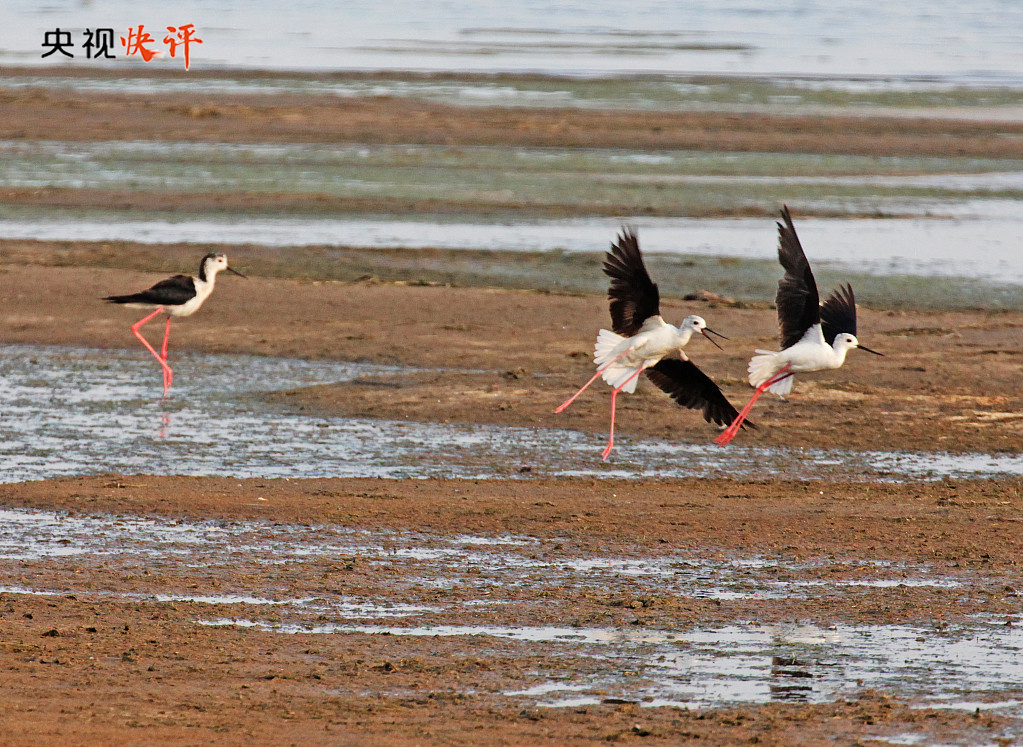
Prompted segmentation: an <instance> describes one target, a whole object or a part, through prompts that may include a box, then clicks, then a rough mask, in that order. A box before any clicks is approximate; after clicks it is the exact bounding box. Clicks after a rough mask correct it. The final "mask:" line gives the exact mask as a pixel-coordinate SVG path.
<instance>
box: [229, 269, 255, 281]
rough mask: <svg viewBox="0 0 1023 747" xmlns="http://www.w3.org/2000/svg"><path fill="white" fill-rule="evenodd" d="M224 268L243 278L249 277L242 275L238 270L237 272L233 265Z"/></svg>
mask: <svg viewBox="0 0 1023 747" xmlns="http://www.w3.org/2000/svg"><path fill="white" fill-rule="evenodd" d="M224 269H225V270H227V271H228V272H233V273H234V274H235V275H237V276H238V277H240V278H245V279H246V280H248V279H249V278H248V276H247V275H242V274H241V273H240V272H238V270H236V269H234V268H233V267H225V268H224Z"/></svg>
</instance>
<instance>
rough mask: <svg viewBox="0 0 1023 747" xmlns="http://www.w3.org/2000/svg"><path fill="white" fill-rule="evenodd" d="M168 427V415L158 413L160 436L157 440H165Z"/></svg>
mask: <svg viewBox="0 0 1023 747" xmlns="http://www.w3.org/2000/svg"><path fill="white" fill-rule="evenodd" d="M169 425H170V414H169V413H166V412H161V413H160V434H159V436H158V438H167V427H168V426H169Z"/></svg>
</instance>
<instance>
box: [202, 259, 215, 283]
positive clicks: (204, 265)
mask: <svg viewBox="0 0 1023 747" xmlns="http://www.w3.org/2000/svg"><path fill="white" fill-rule="evenodd" d="M216 258H217V253H216V252H210V253H209V254H205V255H203V258H202V259H200V260H199V279H200V280H201V281H203V282H204V283H205V282H206V280H207V278H206V260H209V259H216Z"/></svg>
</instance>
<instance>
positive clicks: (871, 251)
mask: <svg viewBox="0 0 1023 747" xmlns="http://www.w3.org/2000/svg"><path fill="white" fill-rule="evenodd" d="M5 212H8V214H10V213H9V211H5ZM935 212H936V213H938V214H940V206H938V205H935ZM971 213H972V214H971ZM797 221H798V228H799V234H800V238H801V239H802V241H803V244H804V246H806V247H807V251H808V253H810V254H811V256H812V259H813V262H814V263H815V265H820V264H822V263H828V264H831V265H833V266H840V267H846V268H849V269H852V270H855V271H860V272H863V271H865V272H868V273H872V274H876V275H880V276H893V275H920V276H946V277H961V278H971V279H978V280H985V281H990V282H997V283H1004V284H1012V285H1023V252H1020V251H1019V248H1018V244H1017V241H1016V237H1018V236H1020V235H1021V234H1023V202H1013V201H1001V202H998V203H997V204H991V203H988V204H985V205H983V206H980V205H973V204H971V205H970V206H968V212H967V213H966V214H965V215H960V216H958V217H956V218H937V219H929V218H924V217H921V218H905V219H889V220H819V219H801V218H797ZM623 222H626V223H629V224H631V225H633V226H635V227H636V228H637V229H638V230H639V233H640V235H641V237H642V240H643V248H644V251H646V252H649V253H651V254H655V253H661V254H696V255H707V256H716V257H740V258H752V259H765V260H772V261H773V260H774V259H775V255H776V253H777V248H776V231H775V228H774V222H773V221H772V220H770V219H730V220H725V219H721V220H712V219H699V220H696V219H687V218H638V219H635V220H633V219H628V218H626V219H617V218H575V219H566V220H542V221H515V220H510V221H502V222H500V223H482V222H480V223H475V222H474V223H468V222H446V221H442V220H429V221H427V220H394V219H365V218H361V217H348V218H344V219H327V218H324V219H316V218H313V219H310V218H271V219H267V218H252V217H250V216H237V217H224V218H210V217H205V218H199V219H196V218H194V217H193V218H183V217H163V218H153V219H151V220H138V219H133V218H131V217H129V216H128V215H126V214H115V213H109V214H107V213H103V214H96V215H88V214H86V215H83V216H82V217H81V218H67V217H65V216H62V217H56V216H52V215H51V216H46V217H43V216H39V215H34V216H33V217H31V218H26V219H18V218H8V219H0V238H7V239H40V240H58V241H68V240H73V241H139V242H143V243H164V242H167V241H175V242H179V241H181V242H190V243H211V242H212V243H224V244H250V243H251V244H259V245H264V246H272V247H287V246H303V245H324V246H366V247H404V248H410V249H417V248H426V247H441V248H451V249H493V250H511V251H516V250H522V251H579V252H583V251H584V252H597V251H603V250H605V249H606V247H607V246H608V244H609V242H610V241H611V240H612V239H613V238H614V237H615V235H617V233H618V232H619V231H620V230H621V227H622V224H623ZM810 247H812V249H811V248H810ZM979 256H983V258H984V259H983V261H982V262H978V261H977V257H979ZM850 258H855V260H852V259H850Z"/></svg>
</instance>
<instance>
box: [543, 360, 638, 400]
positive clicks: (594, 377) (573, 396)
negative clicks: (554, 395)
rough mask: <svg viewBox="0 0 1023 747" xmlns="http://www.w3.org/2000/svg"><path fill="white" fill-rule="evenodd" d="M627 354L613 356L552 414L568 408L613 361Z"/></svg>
mask: <svg viewBox="0 0 1023 747" xmlns="http://www.w3.org/2000/svg"><path fill="white" fill-rule="evenodd" d="M628 352H629V351H628V350H626V351H625V352H623V353H619V354H618V355H616V356H615V357H614V358H612V359H611V360H609V361H608V362H607V363H605V364H604V365H603V366H601V367H600V368H598V369H597V373H595V374H593V377H592V378H591V379H590V380H589V381H587V382H586V383H585V384H583V385H582V388H581V389H580V390H579V391H578V392H576V393H575V394H573V395H572V396H571V397H569V398H568V399H567V400H565V401H564V402H562V403H561V405H559V406H558V409H557V410H555V411H554V414H555V415H556V414H557V413H559V412H561V411H562V410H564V409H565V408H566V407H568V406H569V405H570V404H572V403H573V402H575V399H576V397H578V396H579V395H580V394H582V393H583V392H585V391H586V388H587V387H588V386H589V385H590V384H592V383H593V382H594V381H596V380H597V379H598V378H599V377H600V375H601V374H602V373H604V371H606V370H607V369H608V367H610V365H611V364H612V363H614V362H615V361H617V360H618V359H619V358H621V357H622V356H623V355H625V353H628Z"/></svg>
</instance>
